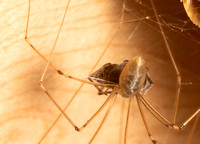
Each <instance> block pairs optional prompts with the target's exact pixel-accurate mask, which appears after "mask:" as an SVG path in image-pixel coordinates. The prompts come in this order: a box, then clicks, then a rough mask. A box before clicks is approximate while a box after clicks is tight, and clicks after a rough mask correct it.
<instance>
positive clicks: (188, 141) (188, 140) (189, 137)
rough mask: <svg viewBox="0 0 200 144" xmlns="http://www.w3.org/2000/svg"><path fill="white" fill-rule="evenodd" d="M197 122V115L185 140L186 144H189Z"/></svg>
mask: <svg viewBox="0 0 200 144" xmlns="http://www.w3.org/2000/svg"><path fill="white" fill-rule="evenodd" d="M198 120H199V115H198V116H197V117H196V119H195V122H194V124H193V126H192V129H191V131H190V134H189V136H188V139H187V142H186V144H191V141H192V136H193V134H194V131H195V128H196V126H197V122H198Z"/></svg>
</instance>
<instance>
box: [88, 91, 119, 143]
mask: <svg viewBox="0 0 200 144" xmlns="http://www.w3.org/2000/svg"><path fill="white" fill-rule="evenodd" d="M116 97H117V94H115V95H114V96H113V98H112V100H111V102H110V105H109V107H108V109H107V112H106V114H105V116H104V118H103V120H102V122H101V124H100V125H99V127H98V129H97V130H96V132H95V134H94V135H93V137H92V138H91V140H90V142H89V144H91V143H92V141H93V140H94V139H95V137H96V135H97V134H98V132H99V130H100V129H101V127H102V125H103V124H104V122H105V120H106V118H107V117H108V114H109V113H110V110H111V108H112V106H113V104H114V102H115V99H116Z"/></svg>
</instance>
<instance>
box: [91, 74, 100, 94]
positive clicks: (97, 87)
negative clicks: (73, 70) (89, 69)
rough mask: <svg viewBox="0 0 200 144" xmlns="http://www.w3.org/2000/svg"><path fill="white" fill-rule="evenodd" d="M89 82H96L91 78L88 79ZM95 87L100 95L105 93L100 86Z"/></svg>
mask: <svg viewBox="0 0 200 144" xmlns="http://www.w3.org/2000/svg"><path fill="white" fill-rule="evenodd" d="M88 79H89V81H91V82H94V81H93V80H92V79H91V78H90V77H88ZM94 87H95V88H96V89H97V90H98V95H102V94H103V91H102V89H101V88H99V86H97V85H94Z"/></svg>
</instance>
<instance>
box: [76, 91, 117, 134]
mask: <svg viewBox="0 0 200 144" xmlns="http://www.w3.org/2000/svg"><path fill="white" fill-rule="evenodd" d="M117 90H118V87H115V88H114V89H113V91H112V93H111V94H110V96H109V97H108V98H107V99H106V101H105V102H104V103H103V105H102V106H101V107H100V108H99V109H98V110H97V111H96V112H95V114H94V115H93V116H92V117H91V118H90V119H89V120H88V121H87V122H86V123H85V124H84V125H83V126H82V127H80V128H79V131H81V130H82V129H83V128H85V127H86V126H87V125H88V124H89V123H90V122H91V121H92V120H93V119H94V118H95V117H96V116H97V115H98V113H99V112H101V111H102V109H103V108H104V107H105V106H106V104H107V103H108V102H109V101H110V99H111V97H113V96H114V95H115V94H116V92H117Z"/></svg>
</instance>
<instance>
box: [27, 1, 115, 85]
mask: <svg viewBox="0 0 200 144" xmlns="http://www.w3.org/2000/svg"><path fill="white" fill-rule="evenodd" d="M69 2H70V0H69V1H68V3H67V7H66V9H65V13H64V16H63V19H62V23H61V26H60V28H59V32H58V35H57V37H56V40H55V42H54V46H53V48H52V50H51V53H50V55H52V53H53V51H54V49H55V46H56V43H57V39H58V37H59V34H60V31H61V28H62V25H63V22H64V19H65V15H66V12H67V10H68V6H69ZM30 8H31V0H29V6H28V16H27V24H26V31H25V41H26V42H27V43H28V45H29V46H30V47H31V48H32V49H33V50H34V51H35V52H36V53H37V54H38V55H39V56H40V57H41V58H42V59H43V60H45V61H46V62H47V65H46V67H45V70H44V72H43V74H42V77H41V80H40V83H43V78H44V75H45V73H46V69H47V67H48V66H49V65H50V66H51V67H52V68H53V69H54V70H55V71H57V73H58V74H60V75H63V76H64V77H67V78H71V79H74V80H77V81H80V82H84V83H88V84H92V85H99V86H108V87H109V86H111V87H113V86H114V84H100V83H96V82H89V81H86V80H83V79H79V78H77V77H74V76H71V75H68V74H65V73H64V72H62V71H61V70H60V69H58V68H57V67H56V66H55V65H53V64H52V63H50V61H49V60H50V58H51V57H49V58H48V59H47V58H46V57H45V56H44V55H42V54H41V53H40V52H39V51H38V50H37V49H36V48H35V47H34V46H33V44H31V42H30V41H29V39H28V29H29V18H30ZM114 36H115V35H114ZM113 38H114V37H113ZM113 38H112V39H113ZM111 41H112V40H111ZM111 41H110V42H109V44H108V45H107V47H106V49H105V50H104V51H103V53H102V55H101V57H102V56H103V54H104V53H105V52H106V50H107V48H108V47H109V46H110V44H111ZM101 57H100V59H101ZM100 59H99V60H98V61H97V63H96V64H95V65H97V64H98V62H99V61H100Z"/></svg>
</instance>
